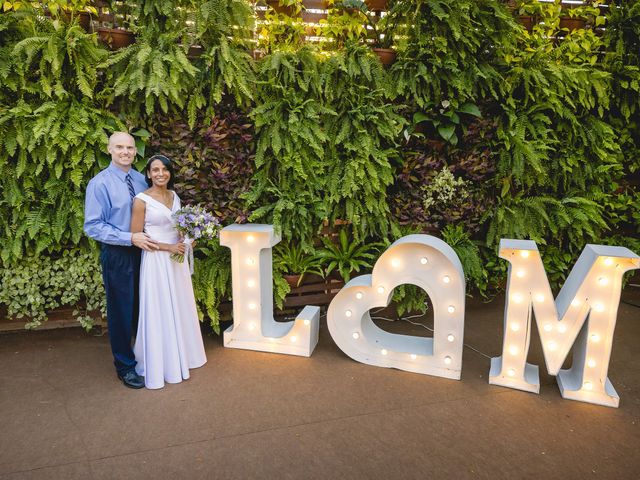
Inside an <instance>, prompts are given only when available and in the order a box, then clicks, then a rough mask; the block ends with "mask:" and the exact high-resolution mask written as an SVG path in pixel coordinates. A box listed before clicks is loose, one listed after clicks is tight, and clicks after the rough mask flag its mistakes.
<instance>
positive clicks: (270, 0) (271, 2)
mask: <svg viewBox="0 0 640 480" xmlns="http://www.w3.org/2000/svg"><path fill="white" fill-rule="evenodd" d="M267 6H269V7H271V8H272V9H273V11H274V12H276V13H282V14H284V15H288V16H290V17H295V16H296V9H295V7H293V6H283V5H280V2H279V1H278V0H267Z"/></svg>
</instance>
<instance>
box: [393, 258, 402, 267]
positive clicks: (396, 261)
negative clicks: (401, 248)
mask: <svg viewBox="0 0 640 480" xmlns="http://www.w3.org/2000/svg"><path fill="white" fill-rule="evenodd" d="M391 265H392V266H393V268H398V267H399V266H400V260H398V259H397V258H394V259H393V260H391Z"/></svg>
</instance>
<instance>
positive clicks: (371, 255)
mask: <svg viewBox="0 0 640 480" xmlns="http://www.w3.org/2000/svg"><path fill="white" fill-rule="evenodd" d="M322 243H323V247H322V248H321V249H320V250H318V253H317V256H318V258H319V259H320V260H321V261H322V265H323V266H324V274H325V276H329V275H330V274H331V273H332V272H333V271H334V270H335V271H336V272H338V273H339V274H340V276H341V277H342V279H343V280H344V281H345V283H346V282H348V281H349V279H350V278H351V273H353V272H359V271H360V270H361V269H368V268H372V267H373V261H374V260H375V259H376V257H377V256H378V251H379V248H380V247H382V246H383V244H382V243H362V242H358V241H355V240H351V241H350V240H349V237H348V234H347V230H346V229H342V230H340V234H339V235H338V242H337V243H334V242H332V241H331V240H330V239H328V238H322Z"/></svg>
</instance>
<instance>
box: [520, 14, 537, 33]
mask: <svg viewBox="0 0 640 480" xmlns="http://www.w3.org/2000/svg"><path fill="white" fill-rule="evenodd" d="M518 21H519V22H520V23H521V24H522V26H523V27H524V28H525V29H526V30H527V32H531V31H532V30H533V26H534V25H535V24H536V19H535V18H534V17H532V16H530V15H520V16H519V17H518Z"/></svg>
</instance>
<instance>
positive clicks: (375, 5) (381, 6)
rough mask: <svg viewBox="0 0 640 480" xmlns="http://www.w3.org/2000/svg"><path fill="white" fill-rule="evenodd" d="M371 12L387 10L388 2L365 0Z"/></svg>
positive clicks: (384, 0)
mask: <svg viewBox="0 0 640 480" xmlns="http://www.w3.org/2000/svg"><path fill="white" fill-rule="evenodd" d="M364 3H366V4H367V7H369V10H371V11H372V12H379V11H381V10H386V9H387V0H364Z"/></svg>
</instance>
